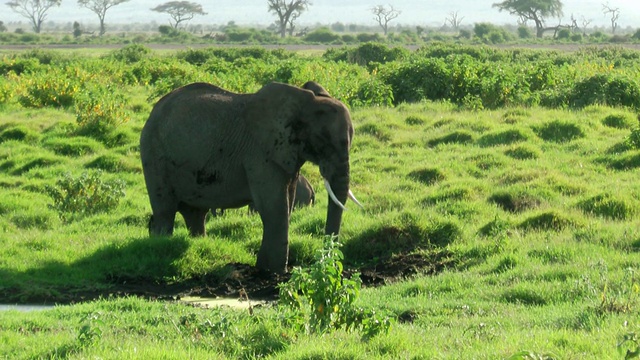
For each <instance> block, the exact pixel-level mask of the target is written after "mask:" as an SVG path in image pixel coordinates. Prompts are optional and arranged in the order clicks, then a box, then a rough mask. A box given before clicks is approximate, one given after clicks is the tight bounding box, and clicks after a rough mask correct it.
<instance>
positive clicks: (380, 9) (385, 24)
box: [371, 5, 401, 35]
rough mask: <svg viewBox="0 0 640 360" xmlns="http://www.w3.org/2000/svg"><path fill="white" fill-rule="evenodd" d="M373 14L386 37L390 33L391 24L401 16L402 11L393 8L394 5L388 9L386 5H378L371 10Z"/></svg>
mask: <svg viewBox="0 0 640 360" xmlns="http://www.w3.org/2000/svg"><path fill="white" fill-rule="evenodd" d="M371 12H372V13H373V16H374V18H373V19H374V20H375V21H377V22H378V24H379V25H380V27H381V28H382V30H383V31H384V34H385V35H387V32H388V31H389V22H390V21H391V20H393V19H395V18H397V17H398V16H400V14H401V11H400V10H396V9H394V8H393V5H389V8H388V9H387V8H386V7H385V6H384V5H376V6H374V7H373V8H371Z"/></svg>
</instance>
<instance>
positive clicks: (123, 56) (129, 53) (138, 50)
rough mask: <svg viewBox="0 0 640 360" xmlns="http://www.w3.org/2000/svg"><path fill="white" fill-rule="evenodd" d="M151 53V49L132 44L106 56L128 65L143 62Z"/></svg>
mask: <svg viewBox="0 0 640 360" xmlns="http://www.w3.org/2000/svg"><path fill="white" fill-rule="evenodd" d="M149 53H151V49H149V48H148V47H146V46H144V45H140V44H131V45H127V46H124V47H122V48H120V49H118V50H114V51H112V52H111V53H110V54H108V55H106V57H107V58H109V59H113V60H116V61H122V62H124V63H126V64H133V63H136V62H138V61H141V60H142V59H144V58H145V57H147V56H148V55H149Z"/></svg>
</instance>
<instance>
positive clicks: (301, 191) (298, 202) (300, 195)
mask: <svg viewBox="0 0 640 360" xmlns="http://www.w3.org/2000/svg"><path fill="white" fill-rule="evenodd" d="M315 202H316V192H315V191H314V190H313V186H311V183H309V180H307V178H306V177H304V175H302V174H300V176H298V183H297V184H296V197H295V200H294V201H293V208H294V209H295V208H301V207H304V206H310V205H313V204H315ZM249 211H250V212H254V211H256V208H255V206H254V205H253V203H251V204H249Z"/></svg>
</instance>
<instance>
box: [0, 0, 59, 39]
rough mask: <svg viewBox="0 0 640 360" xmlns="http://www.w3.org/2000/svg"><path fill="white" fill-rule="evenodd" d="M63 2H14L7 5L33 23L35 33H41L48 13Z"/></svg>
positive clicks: (35, 0) (54, 0) (14, 0)
mask: <svg viewBox="0 0 640 360" xmlns="http://www.w3.org/2000/svg"><path fill="white" fill-rule="evenodd" d="M61 2H62V0H13V1H9V2H8V3H7V6H9V7H10V8H11V10H13V11H15V12H17V13H18V14H20V15H22V16H24V17H26V18H27V19H29V20H30V21H31V26H33V31H35V32H36V34H39V33H40V30H41V29H42V23H43V22H44V20H45V19H46V18H47V12H48V11H49V10H50V9H51V8H52V7H54V6H60V3H61Z"/></svg>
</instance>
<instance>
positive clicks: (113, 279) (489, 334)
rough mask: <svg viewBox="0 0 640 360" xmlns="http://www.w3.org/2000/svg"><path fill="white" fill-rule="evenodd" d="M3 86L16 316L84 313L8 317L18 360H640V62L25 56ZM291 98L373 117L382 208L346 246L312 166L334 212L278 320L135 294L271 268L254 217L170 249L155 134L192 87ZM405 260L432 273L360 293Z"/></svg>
mask: <svg viewBox="0 0 640 360" xmlns="http://www.w3.org/2000/svg"><path fill="white" fill-rule="evenodd" d="M0 75H1V77H0V184H1V185H2V190H1V191H0V214H1V217H0V302H2V303H29V302H43V301H45V302H47V303H56V302H59V303H67V302H70V301H72V302H79V303H78V304H75V305H71V306H66V305H62V306H56V307H55V308H53V309H49V310H44V311H40V312H29V313H21V312H17V311H3V312H0V339H1V340H2V341H0V354H2V355H3V356H4V357H7V358H12V359H33V358H46V359H57V358H69V359H80V358H94V357H99V358H106V359H117V358H118V359H119V358H132V359H136V358H140V359H143V358H144V359H148V358H170V359H173V358H175V359H178V358H181V359H182V358H193V359H205V358H246V359H250V358H261V357H269V358H276V359H277V358H282V359H285V358H286V359H309V358H314V359H316V358H317V359H321V358H345V359H347V358H348V359H370V358H413V359H432V358H443V359H460V358H486V359H495V358H509V359H538V358H547V359H550V358H554V359H578V358H592V359H623V358H625V357H626V358H633V357H634V356H637V355H638V354H639V353H640V347H639V346H640V342H639V340H638V335H637V334H638V333H639V332H640V323H639V322H638V319H639V315H640V284H639V281H640V280H639V279H640V273H639V271H640V268H639V264H640V253H639V252H640V221H639V220H638V218H639V217H638V214H639V212H640V186H639V185H638V169H639V168H640V124H639V123H638V111H639V108H640V76H639V75H640V53H639V52H637V51H632V50H625V49H622V48H618V47H607V48H599V49H597V48H589V47H587V48H583V49H581V50H579V51H577V52H571V53H568V52H555V51H546V50H524V49H509V50H505V49H503V50H499V49H495V48H490V47H483V46H460V45H447V44H439V45H438V44H435V45H431V46H428V47H423V48H420V49H418V50H416V51H409V50H406V49H404V48H389V47H387V46H384V45H380V44H375V43H367V44H363V45H361V46H358V47H351V48H336V49H331V50H328V51H326V52H325V53H324V54H323V55H322V56H307V55H301V54H298V53H293V52H287V51H283V50H272V51H269V50H265V49H261V48H243V49H234V48H230V49H220V48H203V49H189V50H183V51H177V52H170V53H168V52H163V53H156V52H153V51H151V50H149V49H148V48H146V47H144V46H141V45H130V46H127V47H123V48H121V49H118V50H114V51H108V52H102V53H99V54H94V55H78V54H76V53H73V52H65V51H53V50H51V51H44V50H26V51H22V52H15V53H8V54H7V53H5V54H3V55H2V58H1V59H0ZM273 80H275V81H281V82H287V83H291V84H295V85H302V84H303V83H304V82H306V81H308V80H314V81H317V82H319V83H320V84H322V85H323V86H324V87H325V88H326V89H327V90H328V91H329V92H330V93H331V94H332V95H333V96H335V97H336V98H338V99H340V100H342V101H343V102H344V103H346V104H348V106H349V107H350V108H351V111H352V117H353V121H354V125H355V131H356V135H355V138H354V145H353V148H352V151H351V154H352V155H351V161H352V163H351V169H352V170H351V172H352V186H351V187H352V190H353V191H354V193H355V194H356V196H357V197H358V198H359V199H360V201H361V202H362V203H363V204H364V205H365V209H364V210H358V209H357V208H356V207H355V206H351V207H350V208H349V211H347V212H345V216H344V219H343V227H342V233H341V235H340V237H339V244H338V243H336V242H335V241H333V240H331V239H325V238H324V237H323V236H322V235H321V234H322V231H323V225H324V224H323V222H324V217H325V211H326V210H325V208H326V202H327V199H326V196H324V195H322V194H323V191H322V190H320V184H321V179H320V176H319V173H318V170H317V169H316V168H315V167H314V166H312V165H310V164H307V165H305V166H304V167H303V169H302V172H303V173H304V175H305V176H306V177H307V178H308V179H309V180H310V181H311V183H312V184H313V185H314V186H315V187H316V188H318V190H319V191H318V194H317V195H318V196H317V199H318V203H317V204H316V205H315V206H313V207H308V208H303V209H300V210H296V211H295V212H294V213H293V214H292V219H291V230H290V233H291V236H290V238H291V254H290V264H291V265H293V266H294V267H295V268H294V269H292V276H291V280H289V281H288V282H286V283H285V285H283V287H282V288H281V289H280V295H281V296H280V300H279V302H278V303H277V304H275V303H274V304H272V305H266V306H262V307H252V308H250V310H233V309H227V308H214V309H205V308H199V307H193V306H190V305H186V304H184V303H181V302H180V301H159V300H154V299H149V298H145V297H135V296H122V295H126V294H127V293H128V289H131V287H132V286H135V285H139V284H153V285H154V286H157V287H160V288H162V287H165V288H167V289H176V288H177V287H176V285H182V286H183V287H182V288H185V287H186V288H188V289H192V290H193V289H198V288H204V287H207V286H211V284H215V283H219V282H222V281H226V280H228V279H230V278H231V279H233V278H234V276H236V274H235V273H234V269H235V268H237V266H238V265H237V264H246V265H251V264H253V263H254V262H255V254H256V252H257V250H258V248H259V239H260V234H261V223H260V219H259V217H258V216H256V215H254V214H250V213H248V212H247V211H246V209H236V210H228V211H226V212H225V214H224V216H218V217H211V218H210V219H208V222H207V232H208V236H207V237H199V238H191V237H189V236H187V231H186V228H185V226H184V224H183V223H182V222H181V221H182V220H181V219H180V218H179V219H178V227H177V230H176V234H175V235H174V236H173V237H154V238H149V236H148V232H147V221H148V216H149V213H150V209H149V205H148V200H147V196H146V190H145V187H144V181H143V176H142V173H141V166H140V162H139V154H138V135H139V132H140V129H141V128H142V126H143V124H144V121H145V119H146V117H147V116H148V113H149V111H150V109H151V106H152V105H153V103H154V102H155V101H156V100H157V99H158V98H159V97H160V96H162V95H163V94H165V93H167V92H168V91H170V90H172V89H174V88H176V87H178V86H180V85H183V84H186V83H189V82H193V81H207V82H212V83H215V84H217V85H220V86H222V87H225V88H227V89H229V90H232V91H236V92H251V91H255V90H257V89H258V88H260V87H261V85H263V84H265V83H267V82H269V81H273ZM347 206H348V207H349V203H347ZM394 261H395V262H394ZM394 263H402V264H404V265H405V269H410V271H405V272H404V273H402V274H398V276H397V278H396V279H395V281H387V282H383V283H378V284H376V286H374V285H373V284H372V283H369V284H370V285H369V286H365V287H361V280H360V278H359V277H358V276H357V275H356V273H357V272H358V271H361V272H362V273H363V275H365V273H366V272H367V271H371V269H376V268H377V267H382V266H388V265H389V264H394ZM407 265H408V266H407ZM342 270H344V271H342ZM349 274H354V275H353V276H350V275H349ZM363 278H364V276H363ZM130 286H131V287H130ZM96 294H102V295H103V296H102V297H100V298H93V296H95V295H96ZM110 294H111V295H110ZM167 295H168V296H170V297H171V298H172V299H175V298H174V296H175V295H177V294H174V293H168V294H167ZM83 300H85V301H83ZM250 300H251V298H250Z"/></svg>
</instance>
